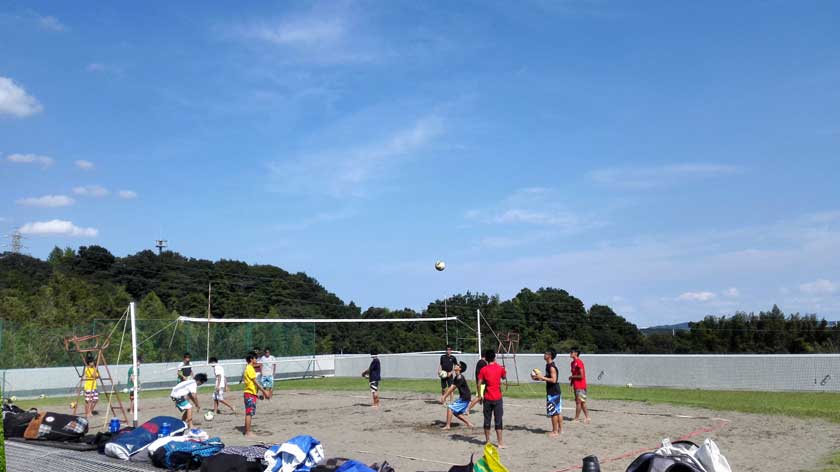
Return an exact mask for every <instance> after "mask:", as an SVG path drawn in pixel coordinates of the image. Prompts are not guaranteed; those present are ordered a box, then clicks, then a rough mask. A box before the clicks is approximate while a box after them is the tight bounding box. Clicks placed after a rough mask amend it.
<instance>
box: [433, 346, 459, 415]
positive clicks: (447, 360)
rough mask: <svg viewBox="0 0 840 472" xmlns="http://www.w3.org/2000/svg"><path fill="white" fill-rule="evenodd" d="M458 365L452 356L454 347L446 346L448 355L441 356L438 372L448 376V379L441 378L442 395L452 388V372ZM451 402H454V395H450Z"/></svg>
mask: <svg viewBox="0 0 840 472" xmlns="http://www.w3.org/2000/svg"><path fill="white" fill-rule="evenodd" d="M457 363H458V359H456V358H455V356H453V355H452V346H449V345H447V346H446V354H444V355H442V356H440V366H438V367H439V369H438V372H441V371H443V372H446V373H447V374H448V375H446V377H441V379H440V394H441V395H443V394H444V393H445V392H446V390H447V389H448V388H449V387H451V386H452V378H453V376H452V370H453V369H455V364H457ZM449 401H450V402H451V401H452V394H451V393H450V394H449Z"/></svg>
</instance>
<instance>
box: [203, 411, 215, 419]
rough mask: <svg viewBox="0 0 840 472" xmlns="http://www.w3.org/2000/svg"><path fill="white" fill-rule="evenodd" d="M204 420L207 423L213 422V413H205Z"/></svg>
mask: <svg viewBox="0 0 840 472" xmlns="http://www.w3.org/2000/svg"><path fill="white" fill-rule="evenodd" d="M204 419H205V420H207V421H213V412H212V411H208V412H207V413H205V414H204Z"/></svg>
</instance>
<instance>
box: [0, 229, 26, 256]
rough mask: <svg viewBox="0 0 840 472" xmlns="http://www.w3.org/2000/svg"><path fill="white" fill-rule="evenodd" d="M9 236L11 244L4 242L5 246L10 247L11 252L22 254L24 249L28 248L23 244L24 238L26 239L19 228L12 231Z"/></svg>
mask: <svg viewBox="0 0 840 472" xmlns="http://www.w3.org/2000/svg"><path fill="white" fill-rule="evenodd" d="M6 237H7V238H9V244H4V245H3V247H7V248H9V252H11V253H13V254H20V253H21V252H22V251H23V250H24V249H28V248H27V247H26V246H24V245H23V240H24V239H26V238H24V237H23V235H22V234H20V231H19V230H17V229H16V230H14V231H12V233H11V234H7V235H6Z"/></svg>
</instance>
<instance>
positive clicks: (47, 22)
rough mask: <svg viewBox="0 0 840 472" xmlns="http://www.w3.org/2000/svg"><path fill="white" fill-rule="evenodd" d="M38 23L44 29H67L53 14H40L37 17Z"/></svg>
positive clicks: (56, 30)
mask: <svg viewBox="0 0 840 472" xmlns="http://www.w3.org/2000/svg"><path fill="white" fill-rule="evenodd" d="M38 25H40V26H41V28H43V29H45V30H49V31H55V32H58V33H61V32H63V31H67V27H66V26H64V24H63V23H62V22H61V21H59V20H58V18H56V17H54V16H42V17H40V18H38Z"/></svg>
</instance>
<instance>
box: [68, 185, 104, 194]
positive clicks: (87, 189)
mask: <svg viewBox="0 0 840 472" xmlns="http://www.w3.org/2000/svg"><path fill="white" fill-rule="evenodd" d="M73 193H75V194H76V195H81V196H83V197H104V196H107V195H108V194H109V193H111V192H109V191H108V189H107V188H105V187H101V186H99V185H85V186H83V187H74V188H73Z"/></svg>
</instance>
